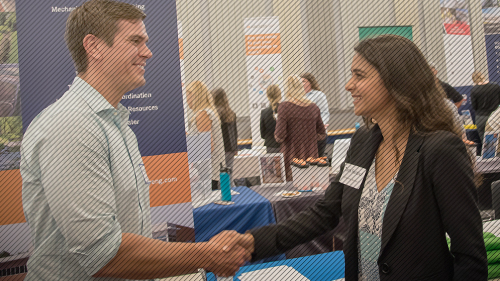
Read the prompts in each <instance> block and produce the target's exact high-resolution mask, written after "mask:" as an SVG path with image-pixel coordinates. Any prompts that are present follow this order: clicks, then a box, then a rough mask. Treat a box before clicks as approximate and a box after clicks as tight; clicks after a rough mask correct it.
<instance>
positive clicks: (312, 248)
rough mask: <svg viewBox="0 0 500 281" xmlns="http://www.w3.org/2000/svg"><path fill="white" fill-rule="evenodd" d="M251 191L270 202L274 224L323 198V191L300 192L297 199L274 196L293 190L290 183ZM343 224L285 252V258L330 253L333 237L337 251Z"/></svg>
mask: <svg viewBox="0 0 500 281" xmlns="http://www.w3.org/2000/svg"><path fill="white" fill-rule="evenodd" d="M251 188H252V190H254V191H255V192H257V193H259V194H260V195H262V196H264V197H265V198H266V199H267V200H269V201H270V202H271V205H272V207H273V211H274V215H275V217H276V222H277V223H280V222H283V221H285V220H286V219H288V218H290V217H292V216H294V215H295V214H298V213H300V212H302V211H303V210H305V209H307V208H308V207H310V206H313V205H314V204H315V203H316V202H317V201H318V200H320V199H321V198H323V196H324V195H325V191H324V190H321V191H318V192H302V193H301V195H300V196H298V197H292V198H285V197H282V196H276V193H278V192H280V191H281V190H293V186H292V184H291V183H287V184H286V185H285V186H282V187H262V186H252V187H251ZM343 229H344V224H343V222H342V220H341V222H340V223H339V226H338V227H337V228H336V229H334V230H332V231H330V232H328V233H325V234H324V235H322V236H319V237H317V238H316V239H314V240H313V241H311V242H309V243H305V244H302V245H299V246H297V247H295V248H293V249H292V250H290V251H287V252H286V257H287V258H289V259H290V258H297V257H303V256H308V255H317V254H321V253H327V252H331V251H332V250H333V237H334V236H335V237H336V240H335V245H336V247H337V249H338V248H339V247H341V246H342V243H341V241H342V240H343Z"/></svg>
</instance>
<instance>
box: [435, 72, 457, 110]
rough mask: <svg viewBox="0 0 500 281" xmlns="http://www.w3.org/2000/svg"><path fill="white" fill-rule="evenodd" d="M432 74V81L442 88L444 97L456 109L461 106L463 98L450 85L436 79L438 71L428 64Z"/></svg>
mask: <svg viewBox="0 0 500 281" xmlns="http://www.w3.org/2000/svg"><path fill="white" fill-rule="evenodd" d="M430 66H431V70H432V73H433V74H434V79H435V80H436V84H437V85H441V87H442V88H443V90H444V92H445V93H446V97H447V98H448V99H449V100H451V101H452V102H453V103H454V104H455V105H456V106H457V108H459V107H460V106H461V105H462V102H463V100H464V97H463V96H462V95H461V94H460V93H459V92H458V91H457V90H455V88H453V87H452V86H451V85H450V84H448V83H445V82H443V81H441V80H439V79H438V78H437V74H438V71H437V69H436V67H435V66H434V65H433V64H432V63H430Z"/></svg>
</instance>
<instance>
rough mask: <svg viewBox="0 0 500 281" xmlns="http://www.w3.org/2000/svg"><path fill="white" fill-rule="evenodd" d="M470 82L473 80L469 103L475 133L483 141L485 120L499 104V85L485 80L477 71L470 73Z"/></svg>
mask: <svg viewBox="0 0 500 281" xmlns="http://www.w3.org/2000/svg"><path fill="white" fill-rule="evenodd" d="M472 82H474V87H472V90H471V93H470V99H471V105H472V109H474V112H475V113H476V125H477V133H478V134H479V139H480V140H481V143H483V138H484V128H485V127H486V122H487V121H488V118H489V117H490V115H491V113H493V111H495V110H496V109H497V108H498V105H499V104H500V86H499V85H498V84H495V83H490V82H488V81H486V78H485V77H484V75H483V74H482V73H481V72H479V71H475V72H474V73H472Z"/></svg>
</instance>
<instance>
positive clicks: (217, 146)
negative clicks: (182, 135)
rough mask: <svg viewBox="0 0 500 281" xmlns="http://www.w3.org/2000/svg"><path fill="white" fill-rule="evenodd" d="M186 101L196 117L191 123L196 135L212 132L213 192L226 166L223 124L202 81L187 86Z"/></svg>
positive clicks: (218, 184) (218, 186)
mask: <svg viewBox="0 0 500 281" xmlns="http://www.w3.org/2000/svg"><path fill="white" fill-rule="evenodd" d="M186 99H187V103H188V106H189V108H191V110H193V114H194V117H192V119H193V120H192V121H191V122H190V123H191V124H193V125H192V129H193V132H194V133H206V132H210V135H211V138H210V143H211V151H212V155H211V159H210V160H211V163H212V164H211V166H212V167H211V168H212V190H216V189H219V188H220V180H219V175H220V165H221V164H222V166H224V167H225V166H226V159H225V158H226V157H225V152H224V146H223V145H222V144H223V143H224V138H223V136H222V129H221V122H220V118H219V115H218V114H217V112H216V109H215V107H214V101H213V97H212V95H211V94H210V92H209V91H208V88H207V86H206V85H205V84H203V82H201V81H194V82H191V83H189V84H188V85H187V86H186Z"/></svg>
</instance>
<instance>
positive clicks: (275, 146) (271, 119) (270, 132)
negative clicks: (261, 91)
mask: <svg viewBox="0 0 500 281" xmlns="http://www.w3.org/2000/svg"><path fill="white" fill-rule="evenodd" d="M266 94H267V99H268V100H269V103H270V104H271V105H270V106H268V107H267V108H265V109H263V110H262V112H261V114H260V136H261V137H262V138H263V139H264V145H265V146H266V148H267V153H279V152H280V144H279V143H278V142H277V141H276V139H275V138H274V131H275V130H276V116H277V114H278V106H279V103H280V101H281V90H280V88H279V87H278V85H271V86H269V87H267V90H266Z"/></svg>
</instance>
